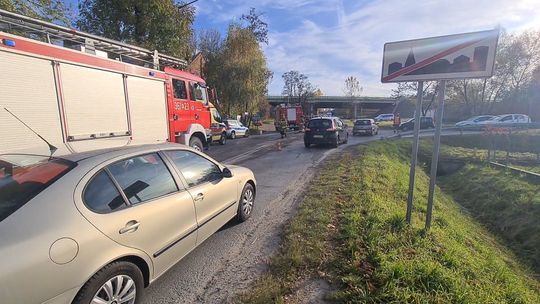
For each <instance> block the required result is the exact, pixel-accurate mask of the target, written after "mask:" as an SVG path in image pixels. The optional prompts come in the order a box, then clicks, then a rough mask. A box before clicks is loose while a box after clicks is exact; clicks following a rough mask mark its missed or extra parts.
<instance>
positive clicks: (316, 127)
mask: <svg viewBox="0 0 540 304" xmlns="http://www.w3.org/2000/svg"><path fill="white" fill-rule="evenodd" d="M348 140H349V128H348V126H347V125H346V124H345V123H343V121H342V120H341V119H339V118H338V117H316V118H312V119H310V120H309V122H308V126H307V128H305V132H304V146H305V147H306V148H309V147H310V146H311V145H312V144H330V145H332V146H333V147H335V148H337V146H338V145H339V144H346V143H347V142H348Z"/></svg>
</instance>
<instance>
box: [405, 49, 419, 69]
mask: <svg viewBox="0 0 540 304" xmlns="http://www.w3.org/2000/svg"><path fill="white" fill-rule="evenodd" d="M415 63H416V60H415V59H414V53H413V50H412V48H411V50H410V51H409V55H407V60H405V66H406V67H408V66H410V65H413V64H415Z"/></svg>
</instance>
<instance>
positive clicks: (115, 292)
mask: <svg viewBox="0 0 540 304" xmlns="http://www.w3.org/2000/svg"><path fill="white" fill-rule="evenodd" d="M136 295H137V287H136V286H135V281H133V279H131V278H130V277H128V276H126V275H118V276H115V277H114V278H112V279H110V280H108V281H107V282H105V284H103V286H101V288H100V289H99V290H98V292H97V293H96V294H95V295H94V298H93V299H92V302H91V304H133V303H135V296H136Z"/></svg>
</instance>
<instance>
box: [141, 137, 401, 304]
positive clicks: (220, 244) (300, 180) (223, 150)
mask: <svg viewBox="0 0 540 304" xmlns="http://www.w3.org/2000/svg"><path fill="white" fill-rule="evenodd" d="M391 134H392V131H386V130H384V131H383V130H381V132H380V133H379V135H378V136H374V137H350V138H349V143H348V144H346V145H342V146H340V147H339V148H337V149H331V148H329V147H318V146H316V147H312V148H310V149H306V148H305V147H304V145H303V141H302V134H301V133H290V134H289V136H288V137H287V138H286V139H285V140H281V139H280V137H279V134H276V133H271V134H267V135H261V136H252V137H249V138H239V139H235V140H230V141H228V142H227V144H226V145H225V146H216V145H214V146H212V147H211V148H210V150H209V151H208V154H209V155H211V156H212V157H214V158H215V159H217V160H220V161H222V162H224V163H229V164H232V163H234V164H238V165H242V166H245V167H248V168H250V169H251V170H253V172H254V173H255V177H256V178H257V198H256V202H255V204H256V205H255V209H254V211H253V214H252V217H251V219H250V220H248V221H247V222H244V223H242V224H233V223H229V224H227V225H226V226H225V227H223V228H222V229H221V230H220V231H218V232H217V233H216V234H214V235H213V236H212V237H210V238H209V239H208V240H206V241H205V242H204V243H203V244H201V245H200V246H199V247H198V248H196V249H195V250H194V251H193V252H191V253H190V254H189V255H188V256H186V257H185V258H184V259H183V260H182V261H180V262H179V263H178V264H177V265H175V266H174V267H173V268H172V269H171V270H169V271H168V272H167V273H166V274H164V275H163V276H162V277H161V278H160V279H158V280H157V281H156V282H155V283H154V284H153V285H152V286H150V287H149V288H148V289H147V295H146V299H145V301H144V302H143V303H147V304H149V303H196V302H199V303H223V302H227V301H228V300H230V299H231V298H232V297H233V296H234V295H235V294H237V293H238V292H241V291H243V290H246V289H247V288H248V287H249V286H250V283H252V282H253V280H254V279H255V278H257V276H258V275H259V274H260V273H261V272H262V271H264V270H265V267H266V266H265V265H266V264H265V262H266V260H267V259H268V258H269V257H270V256H271V255H272V254H273V253H275V251H276V250H277V249H278V247H279V243H280V233H281V230H282V226H283V224H284V223H285V222H286V221H287V219H289V218H290V217H291V216H292V214H293V212H294V210H295V204H296V202H297V201H298V200H297V198H298V197H299V196H300V195H301V194H302V190H303V189H304V188H305V185H306V184H307V183H309V180H310V179H311V177H312V175H313V172H314V170H313V169H314V168H315V167H316V166H317V165H318V164H319V163H320V162H321V161H322V160H323V159H324V158H326V157H327V156H329V155H331V154H333V153H339V152H340V151H343V149H345V148H347V147H349V146H351V145H355V144H360V143H365V142H368V141H371V140H377V139H379V138H380V137H381V135H382V136H389V135H391ZM278 141H281V142H282V146H283V148H282V150H278V148H277V146H276V143H277V142H278Z"/></svg>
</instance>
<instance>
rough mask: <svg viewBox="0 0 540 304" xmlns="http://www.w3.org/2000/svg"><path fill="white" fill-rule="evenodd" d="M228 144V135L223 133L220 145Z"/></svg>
mask: <svg viewBox="0 0 540 304" xmlns="http://www.w3.org/2000/svg"><path fill="white" fill-rule="evenodd" d="M226 142H227V133H225V132H223V133H221V137H220V138H219V144H220V145H224V144H225V143H226Z"/></svg>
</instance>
